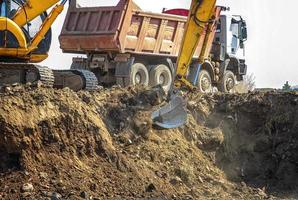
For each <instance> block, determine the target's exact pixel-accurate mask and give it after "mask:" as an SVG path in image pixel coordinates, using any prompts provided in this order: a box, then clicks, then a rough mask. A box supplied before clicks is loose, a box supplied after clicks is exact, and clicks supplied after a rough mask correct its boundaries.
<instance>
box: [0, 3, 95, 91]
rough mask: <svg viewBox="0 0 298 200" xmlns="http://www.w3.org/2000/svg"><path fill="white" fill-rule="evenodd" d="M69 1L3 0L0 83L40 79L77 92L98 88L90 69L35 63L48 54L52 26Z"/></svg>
mask: <svg viewBox="0 0 298 200" xmlns="http://www.w3.org/2000/svg"><path fill="white" fill-rule="evenodd" d="M66 2H67V0H62V1H61V2H60V3H59V0H43V1H40V0H0V86H3V85H6V84H13V83H27V82H38V81H41V82H42V83H43V84H44V85H45V86H49V87H56V88H63V87H69V88H71V89H73V90H76V91H77V90H81V89H86V90H93V89H95V88H96V87H97V84H98V81H97V78H96V77H95V75H94V74H93V73H92V72H90V71H87V70H52V69H50V68H48V67H43V66H40V65H37V64H34V63H39V62H41V61H43V60H45V59H46V58H47V57H48V51H49V48H50V45H51V36H52V34H51V26H52V24H53V23H54V21H55V20H56V19H57V17H58V16H59V14H60V13H61V12H62V11H63V9H64V5H65V3H66ZM51 7H53V8H52V10H51V12H50V13H49V14H47V10H48V9H50V8H51Z"/></svg>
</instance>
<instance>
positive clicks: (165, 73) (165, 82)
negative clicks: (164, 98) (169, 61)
mask: <svg viewBox="0 0 298 200" xmlns="http://www.w3.org/2000/svg"><path fill="white" fill-rule="evenodd" d="M172 82H173V76H172V72H171V70H170V69H169V67H168V66H166V65H163V64H161V65H156V66H155V67H153V68H152V69H151V70H150V86H156V85H161V86H162V88H163V89H164V91H165V92H168V91H169V90H170V89H171V86H172Z"/></svg>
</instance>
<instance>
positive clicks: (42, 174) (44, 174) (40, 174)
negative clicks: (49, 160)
mask: <svg viewBox="0 0 298 200" xmlns="http://www.w3.org/2000/svg"><path fill="white" fill-rule="evenodd" d="M39 177H40V178H42V179H47V178H48V174H47V173H45V172H40V173H39Z"/></svg>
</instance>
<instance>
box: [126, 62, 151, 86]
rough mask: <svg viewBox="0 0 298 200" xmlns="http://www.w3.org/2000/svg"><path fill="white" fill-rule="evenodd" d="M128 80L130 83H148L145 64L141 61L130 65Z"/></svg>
mask: <svg viewBox="0 0 298 200" xmlns="http://www.w3.org/2000/svg"><path fill="white" fill-rule="evenodd" d="M130 82H131V84H132V85H145V86H148V84H149V73H148V70H147V68H146V67H145V65H143V64H142V63H135V64H133V65H132V66H131V75H130Z"/></svg>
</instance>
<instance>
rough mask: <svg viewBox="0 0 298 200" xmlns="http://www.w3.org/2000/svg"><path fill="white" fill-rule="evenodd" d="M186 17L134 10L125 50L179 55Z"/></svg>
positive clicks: (139, 52)
mask: <svg viewBox="0 0 298 200" xmlns="http://www.w3.org/2000/svg"><path fill="white" fill-rule="evenodd" d="M185 21H186V19H185V18H184V17H177V16H172V15H165V14H155V13H146V12H141V11H134V12H133V15H132V18H131V22H130V26H129V29H128V31H127V34H126V38H125V45H124V46H125V51H127V52H134V53H137V54H155V55H167V56H177V55H178V52H179V44H180V43H181V40H182V37H183V32H184V26H185Z"/></svg>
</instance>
